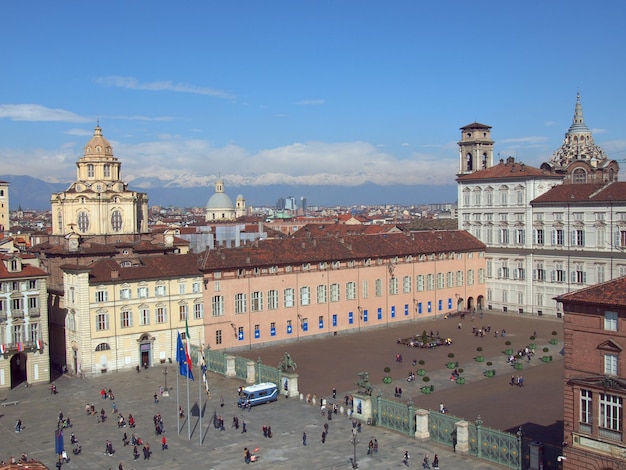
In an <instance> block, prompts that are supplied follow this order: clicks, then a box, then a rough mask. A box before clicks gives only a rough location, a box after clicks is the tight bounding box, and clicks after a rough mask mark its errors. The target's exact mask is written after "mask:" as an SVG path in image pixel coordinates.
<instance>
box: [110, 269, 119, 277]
mask: <svg viewBox="0 0 626 470" xmlns="http://www.w3.org/2000/svg"><path fill="white" fill-rule="evenodd" d="M119 277H120V272H119V271H118V270H117V269H116V270H115V271H111V279H119Z"/></svg>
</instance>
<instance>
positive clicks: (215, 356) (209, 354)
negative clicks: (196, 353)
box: [204, 349, 226, 375]
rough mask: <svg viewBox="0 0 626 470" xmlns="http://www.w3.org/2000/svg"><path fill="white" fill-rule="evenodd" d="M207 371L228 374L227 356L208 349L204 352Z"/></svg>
mask: <svg viewBox="0 0 626 470" xmlns="http://www.w3.org/2000/svg"><path fill="white" fill-rule="evenodd" d="M204 358H205V360H206V366H207V369H208V370H210V371H211V372H216V373H218V374H222V375H224V374H226V354H224V353H222V352H219V351H212V350H210V349H207V350H205V351H204Z"/></svg>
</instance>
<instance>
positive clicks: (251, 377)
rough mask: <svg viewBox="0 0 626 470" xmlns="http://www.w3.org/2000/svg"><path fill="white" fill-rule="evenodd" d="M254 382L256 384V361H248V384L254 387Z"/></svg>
mask: <svg viewBox="0 0 626 470" xmlns="http://www.w3.org/2000/svg"><path fill="white" fill-rule="evenodd" d="M233 364H234V361H233ZM254 382H256V369H255V367H254V361H248V363H247V364H246V383H247V384H250V385H252V384H253V383H254Z"/></svg>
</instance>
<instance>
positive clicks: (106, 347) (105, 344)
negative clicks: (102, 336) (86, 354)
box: [96, 343, 111, 352]
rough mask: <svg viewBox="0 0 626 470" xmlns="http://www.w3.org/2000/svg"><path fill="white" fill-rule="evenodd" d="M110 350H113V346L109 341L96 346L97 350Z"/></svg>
mask: <svg viewBox="0 0 626 470" xmlns="http://www.w3.org/2000/svg"><path fill="white" fill-rule="evenodd" d="M110 350H111V346H109V343H100V344H99V345H98V346H96V352H98V351H110Z"/></svg>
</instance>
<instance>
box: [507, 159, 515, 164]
mask: <svg viewBox="0 0 626 470" xmlns="http://www.w3.org/2000/svg"><path fill="white" fill-rule="evenodd" d="M513 163H515V157H508V158H507V159H506V164H507V165H512V164H513Z"/></svg>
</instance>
